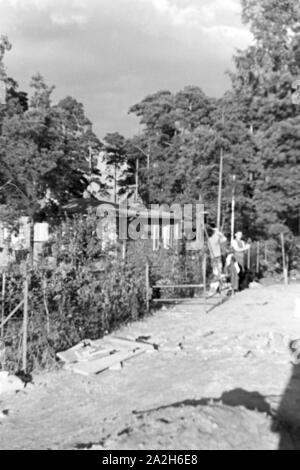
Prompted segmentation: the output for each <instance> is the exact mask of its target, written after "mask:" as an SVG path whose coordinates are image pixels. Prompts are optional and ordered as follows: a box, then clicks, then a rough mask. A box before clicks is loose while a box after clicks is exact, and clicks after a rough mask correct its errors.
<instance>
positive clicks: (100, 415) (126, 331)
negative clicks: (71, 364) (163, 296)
mask: <svg viewBox="0 0 300 470" xmlns="http://www.w3.org/2000/svg"><path fill="white" fill-rule="evenodd" d="M297 295H299V296H300V289H299V286H298V285H293V286H289V287H288V288H284V287H283V286H269V287H263V288H261V289H255V290H254V289H253V290H247V291H244V292H243V293H241V294H238V295H236V296H235V297H234V298H232V299H231V300H230V301H228V302H227V303H225V304H223V305H222V306H221V307H219V308H217V309H215V310H214V311H213V312H211V313H210V314H208V315H205V314H204V311H203V308H202V307H201V306H195V305H180V306H177V307H175V308H171V309H169V310H162V311H160V312H158V313H156V314H155V315H154V316H152V317H149V318H147V319H145V320H143V321H140V322H137V323H135V324H132V325H129V326H127V327H125V328H123V329H122V330H120V331H119V332H118V335H119V336H121V335H122V336H124V335H130V336H135V337H136V336H138V335H140V334H151V335H152V338H153V340H154V341H155V342H158V343H160V344H161V348H160V350H159V351H158V352H157V351H154V352H153V353H151V354H144V355H142V356H139V357H136V358H135V359H133V360H132V361H130V362H127V363H126V365H125V367H124V368H123V369H122V370H120V371H109V372H106V373H104V374H101V375H99V376H95V377H92V378H85V377H81V376H78V375H75V374H72V373H70V372H67V371H63V370H61V371H56V372H51V373H44V374H40V375H37V376H36V377H35V386H34V387H30V388H29V389H28V390H27V391H26V390H25V391H24V392H20V393H18V394H16V395H12V396H8V397H1V401H0V410H1V409H6V408H8V409H9V410H10V412H9V415H8V417H6V418H5V419H4V420H3V421H2V423H1V422H0V448H1V449H12V448H13V449H22V448H34V449H46V448H51V449H53V448H81V447H86V446H87V445H89V443H100V444H99V445H100V447H104V448H124V449H126V448H127V449H128V448H146V449H150V448H152V449H153V448H191V449H198V448H265V449H276V448H278V447H279V446H281V447H291V446H298V443H297V442H292V441H291V439H290V438H289V437H288V436H287V435H286V434H285V433H284V432H283V431H282V432H281V433H280V432H274V431H276V429H275V428H274V417H276V415H277V414H278V409H279V412H280V416H281V419H282V420H283V421H285V422H287V423H288V425H289V426H290V425H294V426H296V425H298V423H299V426H300V402H299V401H298V398H297V397H298V396H299V398H300V373H299V374H298V370H297V368H294V369H293V366H292V364H291V355H290V353H289V350H288V347H287V344H288V341H289V340H290V339H296V338H300V319H299V318H296V317H295V316H294V315H293V313H294V306H295V298H296V296H297ZM179 344H180V346H179ZM292 372H294V377H293V380H292V382H291V381H290V378H291V374H292ZM288 384H289V388H288V389H287V390H286V387H287V385H288ZM220 398H222V402H223V403H222V402H221V401H220ZM213 399H215V401H213ZM254 409H258V411H254Z"/></svg>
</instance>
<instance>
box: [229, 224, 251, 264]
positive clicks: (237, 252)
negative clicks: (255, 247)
mask: <svg viewBox="0 0 300 470" xmlns="http://www.w3.org/2000/svg"><path fill="white" fill-rule="evenodd" d="M242 238H243V234H242V232H240V231H239V232H236V234H235V238H234V240H232V242H231V246H232V248H233V250H234V256H235V259H236V261H237V262H238V263H239V265H240V267H241V269H242V271H243V272H244V271H245V252H246V251H247V250H248V249H249V248H250V245H249V244H248V243H245V242H244V240H243V239H242Z"/></svg>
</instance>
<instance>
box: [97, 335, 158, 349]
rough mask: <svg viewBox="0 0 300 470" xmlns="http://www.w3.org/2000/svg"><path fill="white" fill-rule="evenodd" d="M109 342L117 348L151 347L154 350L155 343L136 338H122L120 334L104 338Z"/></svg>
mask: <svg viewBox="0 0 300 470" xmlns="http://www.w3.org/2000/svg"><path fill="white" fill-rule="evenodd" d="M104 340H105V342H106V343H107V344H111V345H114V346H115V347H116V348H117V347H118V346H119V347H120V348H126V349H137V348H141V349H149V350H153V348H154V344H152V343H150V342H146V341H136V340H135V339H134V338H120V337H118V336H110V337H109V338H104Z"/></svg>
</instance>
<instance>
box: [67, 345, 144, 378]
mask: <svg viewBox="0 0 300 470" xmlns="http://www.w3.org/2000/svg"><path fill="white" fill-rule="evenodd" d="M144 352H145V349H138V350H137V351H126V352H119V353H115V354H112V355H111V356H108V357H103V358H102V359H95V360H93V361H86V362H79V363H76V364H74V365H73V366H72V367H71V370H73V371H74V372H76V373H77V374H81V375H86V376H89V375H92V374H100V372H104V371H105V370H107V369H109V368H110V367H111V366H113V365H114V364H117V363H121V362H125V361H128V360H129V359H132V358H133V357H136V356H139V355H140V354H143V353H144Z"/></svg>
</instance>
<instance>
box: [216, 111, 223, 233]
mask: <svg viewBox="0 0 300 470" xmlns="http://www.w3.org/2000/svg"><path fill="white" fill-rule="evenodd" d="M222 125H223V128H224V110H222ZM223 160H224V151H223V147H222V146H221V149H220V170H219V191H218V209H217V229H218V231H220V230H221V213H222V182H223Z"/></svg>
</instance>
